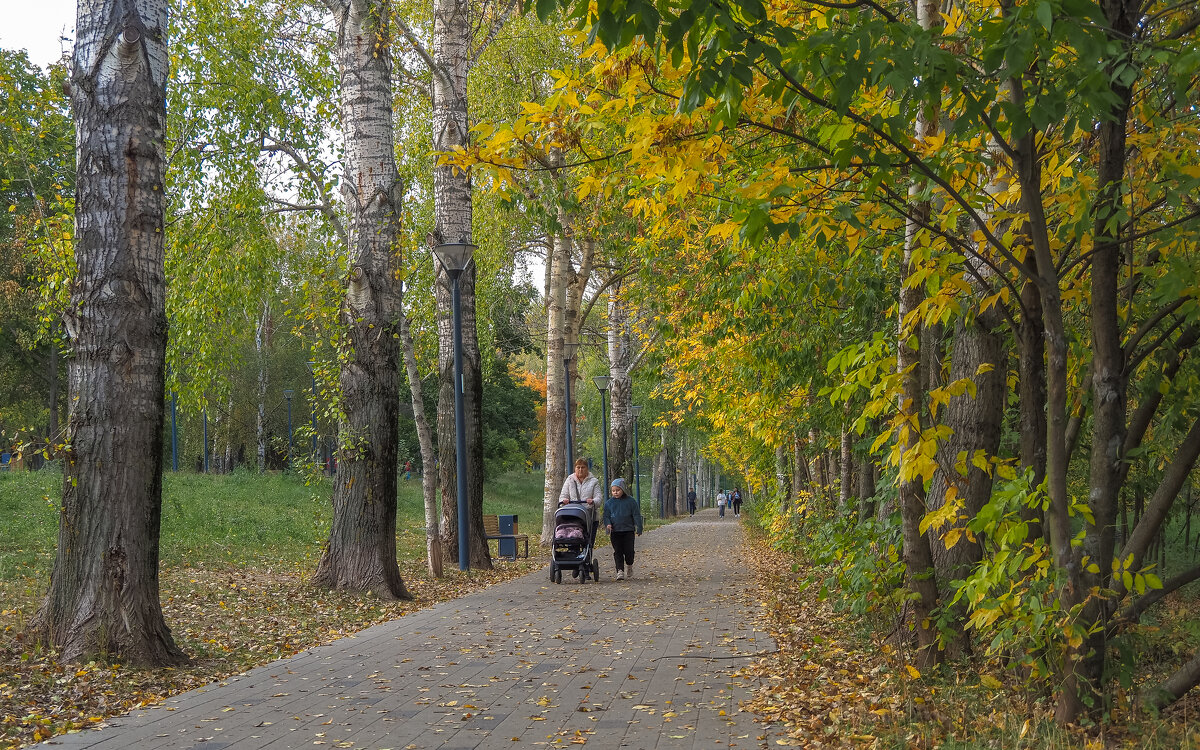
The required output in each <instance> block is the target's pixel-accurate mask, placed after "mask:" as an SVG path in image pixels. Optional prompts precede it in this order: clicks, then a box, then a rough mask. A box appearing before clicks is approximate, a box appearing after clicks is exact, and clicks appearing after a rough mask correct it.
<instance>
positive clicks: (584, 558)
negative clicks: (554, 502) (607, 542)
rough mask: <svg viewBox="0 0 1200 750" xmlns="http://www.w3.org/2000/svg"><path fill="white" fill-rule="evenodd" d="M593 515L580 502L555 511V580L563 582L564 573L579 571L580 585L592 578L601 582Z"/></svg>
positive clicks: (552, 556) (552, 572) (552, 576)
mask: <svg viewBox="0 0 1200 750" xmlns="http://www.w3.org/2000/svg"><path fill="white" fill-rule="evenodd" d="M593 515H594V513H593V511H592V510H591V509H589V508H588V506H586V505H583V504H580V503H569V504H567V505H563V506H560V507H559V508H558V510H556V511H554V543H553V546H552V547H551V550H550V580H551V581H554V582H555V583H562V577H563V575H562V574H563V571H564V570H573V571H576V575H577V576H578V577H579V582H580V583H587V580H588V576H589V575H590V576H592V578H594V579H595V580H597V581H599V580H600V563H599V562H598V561H597V560H596V559H595V558H594V557H593V556H592V524H593V523H594V522H595V518H594V517H593Z"/></svg>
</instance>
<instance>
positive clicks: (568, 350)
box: [563, 343, 579, 475]
mask: <svg viewBox="0 0 1200 750" xmlns="http://www.w3.org/2000/svg"><path fill="white" fill-rule="evenodd" d="M578 351H579V344H578V343H575V344H563V371H564V372H565V373H566V375H565V377H564V378H563V382H564V383H565V384H566V391H567V392H566V397H567V408H566V411H565V412H564V413H563V418H564V419H566V422H567V474H568V475H569V474H570V473H571V472H572V471H574V470H575V466H574V464H575V449H574V446H573V445H572V444H571V415H572V413H573V412H572V410H571V360H573V359H575V353H576V352H578Z"/></svg>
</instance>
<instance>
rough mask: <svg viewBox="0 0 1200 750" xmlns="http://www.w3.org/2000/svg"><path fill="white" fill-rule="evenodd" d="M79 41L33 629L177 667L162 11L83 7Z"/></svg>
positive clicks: (106, 0)
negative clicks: (52, 517) (56, 479)
mask: <svg viewBox="0 0 1200 750" xmlns="http://www.w3.org/2000/svg"><path fill="white" fill-rule="evenodd" d="M76 30H77V35H78V37H77V42H76V46H75V55H74V58H73V60H72V67H71V91H72V97H71V98H72V102H71V103H72V110H73V112H74V118H75V132H76V160H77V165H78V167H77V169H78V177H77V182H76V209H75V222H76V241H75V260H76V264H77V273H76V277H75V281H74V284H73V286H72V290H71V303H70V308H69V309H68V311H67V312H66V314H65V325H66V331H67V335H68V337H69V339H70V343H71V356H70V360H69V363H68V389H69V399H68V403H69V413H68V418H67V420H68V421H67V435H66V449H65V463H64V476H63V504H62V511H61V513H60V515H59V530H58V549H57V554H56V556H55V560H54V569H53V572H52V573H51V578H50V588H49V592H48V593H47V595H46V599H45V600H44V601H43V603H42V606H41V609H40V610H39V612H38V613H37V614H36V615H35V616H34V618H33V620H32V622H31V624H30V629H31V631H32V633H33V634H34V636H35V637H36V638H38V639H40V640H42V641H43V642H47V643H49V644H51V645H53V646H54V647H57V648H58V649H60V650H61V653H60V658H62V659H63V660H66V661H81V660H86V659H89V658H91V657H93V656H107V657H109V658H117V659H120V660H121V661H123V662H126V663H130V664H137V665H141V666H168V665H175V664H181V663H185V662H186V661H187V657H186V656H185V655H184V654H183V652H182V651H181V650H180V649H179V648H178V647H177V646H176V645H175V642H174V640H173V639H172V638H171V631H170V629H169V628H168V627H167V625H166V622H165V621H164V619H163V615H162V607H161V604H160V601H159V589H158V554H159V528H160V518H161V511H162V450H163V445H162V427H163V416H164V398H163V397H164V391H163V389H164V382H165V369H164V359H165V354H166V343H167V318H166V307H165V306H166V274H165V270H164V265H163V258H164V255H163V253H164V249H163V228H164V213H165V199H164V196H163V176H164V172H165V167H166V163H165V156H164V153H165V151H164V145H163V143H164V128H165V122H166V85H167V67H168V62H167V61H168V57H167V36H166V33H167V3H166V2H165V0H123V1H121V0H93V1H91V2H80V3H79V6H78V15H77V25H76Z"/></svg>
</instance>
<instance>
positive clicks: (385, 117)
mask: <svg viewBox="0 0 1200 750" xmlns="http://www.w3.org/2000/svg"><path fill="white" fill-rule="evenodd" d="M329 6H330V9H331V10H332V11H333V13H334V18H335V21H336V23H337V32H338V42H337V49H338V52H337V54H338V61H339V67H340V75H341V81H340V90H341V99H342V104H341V107H342V123H343V125H342V126H343V131H344V139H345V165H346V167H345V168H346V172H345V177H344V180H343V182H342V194H343V197H344V199H345V202H346V213H347V215H348V216H349V219H350V221H349V227H348V235H349V237H348V248H349V254H350V273H349V277H348V279H347V284H346V297H345V299H344V301H343V304H342V312H341V314H342V319H343V323H344V325H345V326H346V347H347V351H346V353H345V354H344V357H343V362H342V366H341V372H340V375H339V381H340V385H341V391H342V402H341V416H340V418H339V420H338V433H339V437H338V439H339V444H340V445H339V456H340V460H339V463H338V471H337V478H336V481H335V482H334V489H333V525H332V527H331V528H330V531H329V542H328V544H327V545H326V547H325V551H324V554H323V555H322V556H321V561H320V562H319V563H318V564H317V570H316V572H315V573H314V574H313V579H312V582H313V584H314V585H316V586H319V587H322V588H328V589H342V590H347V591H371V592H373V593H375V594H376V595H377V596H379V597H380V598H383V599H407V598H410V595H409V593H408V590H407V589H406V588H405V586H404V581H403V580H402V579H401V577H400V569H399V567H398V566H397V564H396V473H397V467H396V457H397V428H398V425H399V407H400V392H399V371H398V365H399V356H398V355H399V343H398V342H399V317H400V303H401V299H400V297H401V292H400V286H399V283H398V282H397V281H396V278H397V270H398V268H399V260H400V259H399V255H398V253H397V251H396V249H395V246H396V238H397V235H398V233H399V223H400V206H401V200H402V193H403V190H402V187H401V184H400V177H399V174H398V173H397V171H396V158H395V147H394V144H393V130H392V86H391V71H392V58H391V39H390V34H389V26H388V19H389V16H390V14H391V8H390V5H389V3H388V2H387V0H341V1H339V0H329Z"/></svg>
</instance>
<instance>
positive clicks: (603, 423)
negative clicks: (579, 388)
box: [592, 375, 612, 497]
mask: <svg viewBox="0 0 1200 750" xmlns="http://www.w3.org/2000/svg"><path fill="white" fill-rule="evenodd" d="M611 380H612V378H610V377H609V376H607V375H597V376H596V377H594V378H592V382H593V383H595V384H596V390H598V391H600V438H601V443H600V444H601V445H602V446H604V492H605V496H606V497H607V493H608V409H607V408H606V407H605V405H604V392H605V391H607V390H608V383H609V381H611Z"/></svg>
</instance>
